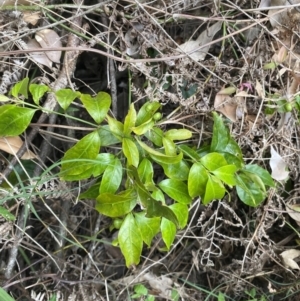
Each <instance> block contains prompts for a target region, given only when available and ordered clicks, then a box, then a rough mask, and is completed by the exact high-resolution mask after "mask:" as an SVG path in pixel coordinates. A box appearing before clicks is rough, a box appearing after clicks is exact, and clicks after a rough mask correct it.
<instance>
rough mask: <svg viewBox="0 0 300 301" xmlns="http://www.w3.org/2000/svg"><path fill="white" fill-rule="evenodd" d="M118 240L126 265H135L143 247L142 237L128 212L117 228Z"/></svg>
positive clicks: (138, 260)
mask: <svg viewBox="0 0 300 301" xmlns="http://www.w3.org/2000/svg"><path fill="white" fill-rule="evenodd" d="M118 241H119V244H120V248H121V251H122V254H123V255H124V257H125V260H126V266H127V267H128V268H129V267H131V266H134V265H137V264H139V262H140V257H141V254H142V249H143V238H142V236H141V234H140V232H139V231H138V230H137V224H136V221H135V219H134V217H133V215H132V214H128V215H127V216H126V218H125V220H124V222H123V224H122V226H121V228H120V230H119V234H118Z"/></svg>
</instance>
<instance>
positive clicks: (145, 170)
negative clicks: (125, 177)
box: [137, 158, 154, 184]
mask: <svg viewBox="0 0 300 301" xmlns="http://www.w3.org/2000/svg"><path fill="white" fill-rule="evenodd" d="M137 171H138V175H139V177H140V180H141V182H142V183H144V184H145V183H152V182H153V173H154V172H153V165H152V163H151V162H150V161H149V160H148V159H146V158H144V159H143V160H142V162H141V163H140V165H139V167H138V169H137Z"/></svg>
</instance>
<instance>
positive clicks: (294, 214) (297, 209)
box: [285, 204, 300, 226]
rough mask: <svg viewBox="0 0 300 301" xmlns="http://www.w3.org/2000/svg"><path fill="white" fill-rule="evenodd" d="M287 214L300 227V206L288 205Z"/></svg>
mask: <svg viewBox="0 0 300 301" xmlns="http://www.w3.org/2000/svg"><path fill="white" fill-rule="evenodd" d="M285 208H286V212H287V213H288V215H289V216H290V217H291V218H292V219H293V220H295V221H296V223H297V224H298V225H299V226H300V205H299V204H294V205H289V204H286V206H285Z"/></svg>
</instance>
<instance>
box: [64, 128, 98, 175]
mask: <svg viewBox="0 0 300 301" xmlns="http://www.w3.org/2000/svg"><path fill="white" fill-rule="evenodd" d="M99 150H100V137H99V135H98V132H97V131H94V132H92V133H90V134H88V135H86V136H85V137H83V138H82V139H81V140H79V141H78V142H77V143H76V144H75V145H74V146H73V147H71V148H70V149H69V150H67V151H66V153H65V155H64V157H63V158H62V167H61V173H60V175H61V177H62V178H63V179H65V180H66V179H67V177H68V176H69V175H72V176H74V175H80V174H82V173H84V172H86V171H87V170H90V169H91V168H92V167H93V166H94V164H95V162H91V160H94V159H96V157H97V155H98V154H99ZM78 159H81V160H80V161H77V162H76V161H75V160H78ZM69 160H71V161H69ZM68 161H69V162H68ZM91 172H92V171H91Z"/></svg>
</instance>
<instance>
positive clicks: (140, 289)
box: [131, 284, 155, 301]
mask: <svg viewBox="0 0 300 301" xmlns="http://www.w3.org/2000/svg"><path fill="white" fill-rule="evenodd" d="M133 290H134V294H133V295H132V296H131V298H132V299H137V298H140V300H145V301H154V300H155V297H154V296H153V295H150V294H149V293H148V289H147V288H146V287H145V286H144V285H143V284H137V285H135V286H134V287H133Z"/></svg>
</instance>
